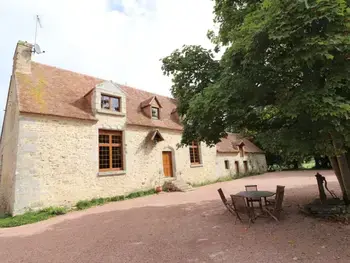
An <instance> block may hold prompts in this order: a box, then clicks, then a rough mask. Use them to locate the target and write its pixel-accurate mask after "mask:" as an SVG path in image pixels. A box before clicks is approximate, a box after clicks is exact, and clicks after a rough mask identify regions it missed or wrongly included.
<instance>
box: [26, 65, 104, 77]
mask: <svg viewBox="0 0 350 263" xmlns="http://www.w3.org/2000/svg"><path fill="white" fill-rule="evenodd" d="M32 63H34V64H38V65H42V66H45V67H49V68H54V69H58V70H62V71H66V72H71V73H74V74H78V75H81V76H85V77H89V78H94V79H97V80H101V81H107V80H106V79H102V78H100V77H95V76H91V75H88V74H84V73H80V72H76V71H73V70H70V69H65V68H61V67H56V66H52V65H48V64H44V63H40V62H36V61H32Z"/></svg>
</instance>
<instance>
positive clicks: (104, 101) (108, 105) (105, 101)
mask: <svg viewBox="0 0 350 263" xmlns="http://www.w3.org/2000/svg"><path fill="white" fill-rule="evenodd" d="M101 108H102V109H106V110H112V111H120V98H118V97H111V96H108V95H103V94H102V95H101Z"/></svg>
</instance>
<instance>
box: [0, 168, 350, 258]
mask: <svg viewBox="0 0 350 263" xmlns="http://www.w3.org/2000/svg"><path fill="white" fill-rule="evenodd" d="M315 173H316V171H303V172H280V173H267V174H264V175H260V176H254V177H249V178H243V179H239V180H235V181H230V182H225V183H217V184H214V185H208V186H204V187H201V188H198V189H196V190H194V191H191V192H187V193H163V194H160V195H155V196H148V197H144V198H138V199H134V200H127V201H123V202H117V203H110V204H107V205H104V206H101V207H95V208H91V209H89V210H85V211H81V212H73V213H70V214H67V215H64V216H60V217H56V218H53V219H50V220H47V221H44V222H39V223H36V224H32V225H26V226H21V227H16V228H11V229H0V258H1V260H0V262H2V263H5V262H13V263H19V262H26V263H30V262H33V263H40V262H45V263H46V262H51V263H55V262H65V263H69V262H74V263H83V262H84V263H86V262H96V263H102V262H113V263H114V262H128V263H132V262H135V263H136V262H235V263H241V262H242V263H243V262H245V263H256V262H262V263H274V262H310V263H311V262H315V263H316V262H344V263H345V262H350V250H349V242H350V226H347V225H343V224H340V223H331V222H325V221H320V220H317V219H313V218H308V217H305V216H303V215H301V214H299V213H298V209H297V204H303V203H307V202H309V201H311V200H313V199H314V198H315V197H316V195H317V186H316V180H315V177H314V174H315ZM321 173H322V174H323V175H325V176H326V178H327V180H328V182H329V188H330V189H333V190H335V191H336V193H338V194H339V188H338V186H337V182H336V178H335V176H334V175H333V173H332V171H322V172H321ZM246 184H257V185H258V187H259V189H261V190H274V189H275V187H276V185H277V184H281V185H285V186H286V197H285V203H284V205H285V218H284V220H283V221H282V222H281V223H280V224H276V223H275V222H274V221H272V220H268V219H265V218H260V219H258V220H257V221H256V223H255V224H253V225H252V226H251V227H250V228H249V229H247V227H246V225H242V224H240V223H239V222H237V224H236V225H235V224H234V217H233V216H232V215H231V214H229V213H228V212H226V210H225V208H224V206H223V205H222V203H221V200H219V196H218V194H217V192H216V190H217V189H218V188H220V187H221V188H223V190H224V193H225V194H226V195H229V194H234V193H236V192H239V191H241V190H243V189H244V185H246Z"/></svg>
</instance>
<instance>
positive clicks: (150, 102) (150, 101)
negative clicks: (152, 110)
mask: <svg viewBox="0 0 350 263" xmlns="http://www.w3.org/2000/svg"><path fill="white" fill-rule="evenodd" d="M156 105H157V106H156ZM148 106H154V107H158V108H162V105H161V104H160V102H159V100H158V99H157V96H152V97H150V98H148V99H147V100H145V101H143V102H141V109H143V108H145V107H148Z"/></svg>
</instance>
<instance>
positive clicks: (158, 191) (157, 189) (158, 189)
mask: <svg viewBox="0 0 350 263" xmlns="http://www.w3.org/2000/svg"><path fill="white" fill-rule="evenodd" d="M161 191H162V187H161V186H160V185H158V186H156V193H157V194H158V193H160V192H161Z"/></svg>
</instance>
